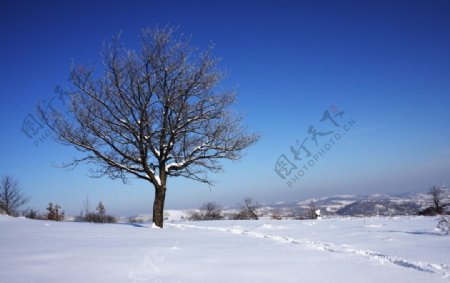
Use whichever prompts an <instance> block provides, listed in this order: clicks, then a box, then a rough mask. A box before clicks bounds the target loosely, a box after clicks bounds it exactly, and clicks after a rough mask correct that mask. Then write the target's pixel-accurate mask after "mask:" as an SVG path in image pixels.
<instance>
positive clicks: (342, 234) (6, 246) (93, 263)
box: [0, 215, 450, 283]
mask: <svg viewBox="0 0 450 283" xmlns="http://www.w3.org/2000/svg"><path fill="white" fill-rule="evenodd" d="M436 222H437V221H436V219H435V218H433V217H398V218H397V217H394V218H383V217H375V218H366V219H361V218H329V219H322V220H302V221H298V220H285V221H277V220H258V221H204V222H182V221H168V222H166V223H165V228H164V229H151V227H152V225H151V224H142V225H141V224H88V223H74V222H51V221H38V220H29V219H24V218H12V217H8V216H4V215H0V282H2V283H10V282H46V283H47V282H58V283H59V282H77V283H79V282H94V283H97V282H314V283H317V282H336V283H340V282H342V283H344V282H345V283H348V282H383V283H384V282H386V283H387V282H408V283H412V282H450V253H449V251H450V236H448V235H443V234H441V233H440V232H439V231H438V230H436V228H435V227H436Z"/></svg>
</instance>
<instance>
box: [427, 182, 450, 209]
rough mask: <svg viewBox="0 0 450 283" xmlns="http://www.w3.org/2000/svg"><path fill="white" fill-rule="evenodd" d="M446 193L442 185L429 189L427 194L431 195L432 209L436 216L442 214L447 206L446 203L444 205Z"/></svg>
mask: <svg viewBox="0 0 450 283" xmlns="http://www.w3.org/2000/svg"><path fill="white" fill-rule="evenodd" d="M447 193H448V192H447V189H446V188H445V186H444V185H440V186H433V187H431V189H430V192H429V194H430V195H431V201H432V204H433V209H434V212H435V213H436V214H443V213H444V212H445V207H446V206H448V203H446V201H447Z"/></svg>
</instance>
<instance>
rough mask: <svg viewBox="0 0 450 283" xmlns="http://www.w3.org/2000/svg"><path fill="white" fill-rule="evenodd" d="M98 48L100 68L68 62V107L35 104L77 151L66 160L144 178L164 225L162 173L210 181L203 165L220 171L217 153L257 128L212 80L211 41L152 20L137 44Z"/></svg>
mask: <svg viewBox="0 0 450 283" xmlns="http://www.w3.org/2000/svg"><path fill="white" fill-rule="evenodd" d="M102 55H103V62H104V66H105V70H103V71H102V72H100V73H99V72H97V71H95V70H94V69H93V68H88V67H84V66H74V67H72V70H71V75H70V80H71V82H72V83H73V85H74V91H73V92H72V93H71V94H70V103H69V104H68V105H67V109H54V108H52V107H47V108H45V107H43V106H40V107H39V108H38V111H39V113H40V116H41V117H42V119H43V121H44V123H45V124H46V125H47V126H48V127H49V128H50V129H51V130H52V131H53V132H54V134H55V136H56V139H57V141H59V142H61V143H62V144H66V145H72V146H74V147H75V148H76V149H77V150H79V151H81V152H82V153H84V156H83V157H81V158H78V159H75V160H74V161H73V162H72V163H70V164H69V165H73V166H75V165H77V164H79V163H80V162H87V163H92V164H94V165H97V169H96V171H95V172H94V173H95V175H97V176H98V175H100V176H103V175H107V176H109V177H111V178H113V179H115V178H119V179H122V180H123V181H124V182H125V181H126V176H127V175H131V176H134V177H137V178H140V179H143V180H145V181H148V182H149V183H151V184H152V186H153V187H154V191H155V197H154V202H153V222H154V223H155V224H156V225H157V226H159V227H163V220H164V219H163V211H164V202H165V196H166V191H167V178H168V177H169V176H182V177H186V178H190V179H193V180H196V181H200V182H203V183H207V184H212V181H211V179H210V178H209V177H208V172H209V171H212V172H218V171H221V169H222V166H221V165H220V163H219V160H220V159H230V160H238V159H240V157H241V151H242V150H244V149H245V148H247V147H248V146H250V145H251V144H253V143H255V142H256V141H257V140H258V136H257V135H254V134H247V133H246V131H245V128H244V127H243V126H242V125H241V121H242V118H241V117H240V116H239V115H236V114H235V112H233V111H232V110H231V107H232V105H233V104H234V101H235V96H236V93H235V92H234V91H228V90H225V91H220V89H219V88H218V87H217V84H218V83H219V82H220V81H221V79H222V78H223V73H222V72H221V71H220V70H218V68H217V62H218V60H217V59H216V58H214V57H213V56H212V53H211V48H210V49H208V50H206V51H205V52H201V53H199V52H198V51H197V50H196V49H195V48H192V47H191V46H190V44H189V42H188V40H187V39H186V38H185V37H183V36H182V37H180V38H174V30H173V29H171V28H162V29H159V28H155V29H146V30H144V31H143V32H142V35H141V50H139V51H138V52H135V51H131V50H125V49H124V48H122V45H121V43H120V41H119V37H116V38H114V39H113V40H112V41H111V43H109V44H107V45H106V47H105V48H104V50H103V52H102ZM97 74H101V75H100V76H99V77H98V76H97Z"/></svg>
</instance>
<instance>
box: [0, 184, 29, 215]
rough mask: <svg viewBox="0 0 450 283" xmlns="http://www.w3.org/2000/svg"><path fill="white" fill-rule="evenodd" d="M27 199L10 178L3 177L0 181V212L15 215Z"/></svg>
mask: <svg viewBox="0 0 450 283" xmlns="http://www.w3.org/2000/svg"><path fill="white" fill-rule="evenodd" d="M28 201H29V198H28V197H26V196H25V195H24V194H23V193H22V191H21V190H20V187H19V183H18V182H17V180H16V179H14V178H13V177H11V176H3V177H2V178H1V181H0V212H1V211H3V212H4V213H6V214H8V215H13V216H14V215H17V213H18V211H17V210H18V209H19V208H20V207H21V206H22V205H24V204H26V203H27V202H28Z"/></svg>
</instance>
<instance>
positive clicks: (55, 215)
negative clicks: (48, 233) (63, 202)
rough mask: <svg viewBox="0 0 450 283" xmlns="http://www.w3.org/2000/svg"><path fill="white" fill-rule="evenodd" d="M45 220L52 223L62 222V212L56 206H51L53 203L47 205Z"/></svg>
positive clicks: (59, 207)
mask: <svg viewBox="0 0 450 283" xmlns="http://www.w3.org/2000/svg"><path fill="white" fill-rule="evenodd" d="M47 211H48V214H47V219H48V220H53V221H62V220H64V211H61V206H59V205H58V204H55V205H53V203H51V202H50V203H49V204H48V207H47Z"/></svg>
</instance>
